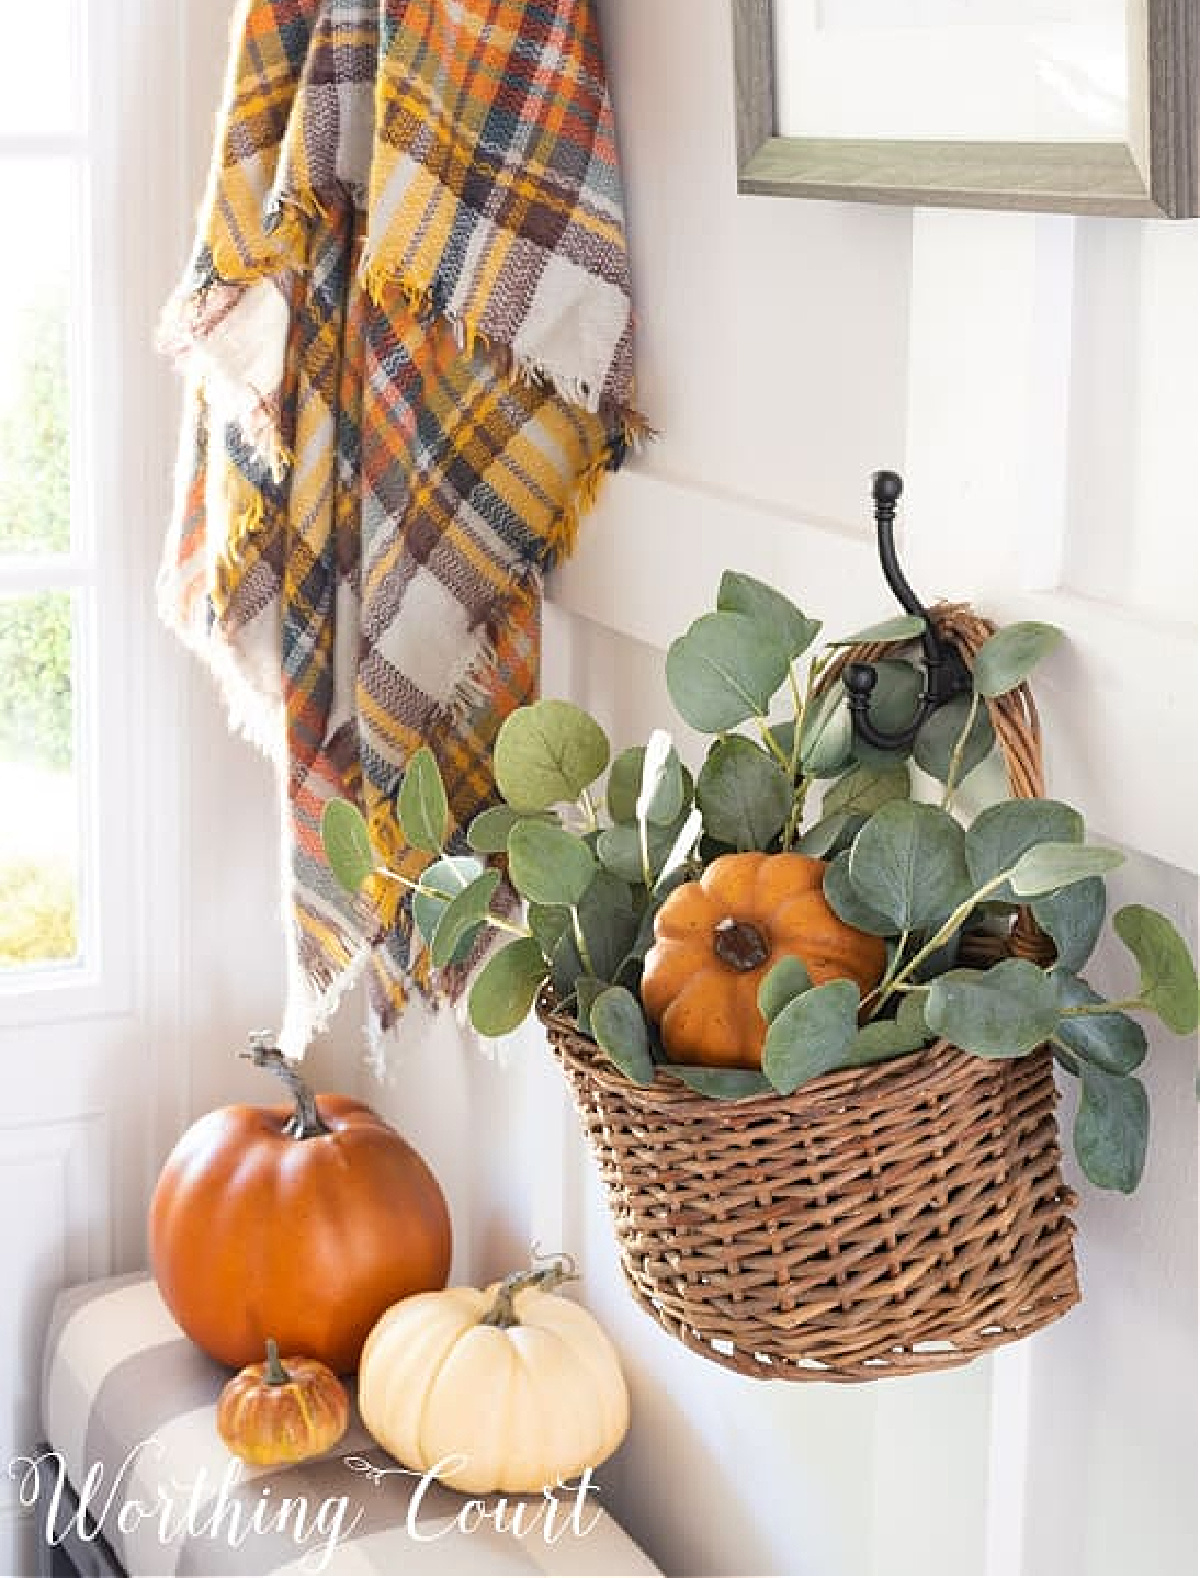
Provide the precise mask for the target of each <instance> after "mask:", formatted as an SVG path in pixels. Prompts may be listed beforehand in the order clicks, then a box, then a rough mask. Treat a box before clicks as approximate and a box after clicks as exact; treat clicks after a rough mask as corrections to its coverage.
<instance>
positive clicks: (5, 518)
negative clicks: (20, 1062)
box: [0, 286, 78, 969]
mask: <svg viewBox="0 0 1200 1578" xmlns="http://www.w3.org/2000/svg"><path fill="white" fill-rule="evenodd" d="M15 362H16V365H15V367H13V368H12V369H11V370H9V369H4V370H2V371H3V373H4V375H5V376H3V379H2V382H3V385H4V393H5V397H6V398H5V399H4V400H3V402H2V403H0V554H5V553H13V554H23V553H39V554H41V553H61V552H65V551H66V550H67V549H69V547H70V542H71V529H70V506H71V500H70V491H71V490H70V448H69V431H68V409H69V407H68V397H67V345H66V312H65V310H64V295H63V291H62V289H61V288H54V287H53V286H47V287H46V288H44V289H43V291H42V294H41V295H40V296H39V298H38V299H37V300H36V301H35V302H34V303H33V304H32V305H31V307H30V309H29V310H28V311H27V312H26V313H25V314H24V315H23V322H22V324H21V332H20V334H19V337H18V340H17V348H16V353H15ZM72 706H73V703H72V687H71V598H70V595H69V594H68V593H65V592H52V591H44V592H35V593H33V594H31V595H22V596H12V597H7V598H4V599H0V773H3V771H4V768H5V764H6V763H20V764H23V766H25V767H31V768H34V769H42V770H44V771H46V772H49V773H54V774H59V773H63V772H65V771H67V770H68V769H69V768H70V765H71V755H72V750H71V747H72ZM11 770H13V771H19V770H20V769H18V768H15V767H14V768H13V769H11ZM76 910H77V900H76V877H75V872H74V855H73V852H72V850H71V841H70V839H69V838H66V839H64V847H63V850H62V852H61V853H57V852H56V853H53V854H50V853H46V854H41V853H39V854H38V855H36V856H29V855H27V853H25V852H24V851H23V850H22V848H21V843H20V841H18V843H17V847H16V849H15V850H14V851H13V854H10V855H8V856H7V858H0V969H11V968H19V967H22V966H25V965H28V964H36V963H41V962H43V961H53V960H62V959H71V958H73V957H74V956H75V954H76V952H77V950H78V939H77V914H76Z"/></svg>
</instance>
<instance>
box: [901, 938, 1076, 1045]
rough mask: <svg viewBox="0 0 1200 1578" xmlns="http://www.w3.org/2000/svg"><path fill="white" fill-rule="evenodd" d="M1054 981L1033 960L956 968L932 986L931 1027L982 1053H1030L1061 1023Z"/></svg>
mask: <svg viewBox="0 0 1200 1578" xmlns="http://www.w3.org/2000/svg"><path fill="white" fill-rule="evenodd" d="M1058 1017H1059V1011H1058V992H1057V989H1056V988H1055V985H1054V982H1053V981H1051V979H1050V978H1049V976H1048V975H1047V974H1046V973H1045V971H1043V970H1039V969H1038V967H1037V965H1036V964H1031V963H1030V962H1029V961H1028V960H1027V959H1005V960H1003V961H1002V962H1001V963H1000V964H994V965H993V966H992V967H991V969H990V970H951V971H950V972H949V973H948V974H947V975H943V976H939V977H938V979H937V980H936V981H934V982H933V984H932V985H931V986H930V988H929V997H928V1000H927V1001H926V1004H925V1019H926V1021H927V1023H928V1025H929V1027H930V1029H931V1030H932V1031H933V1032H934V1033H935V1034H936V1035H939V1036H945V1037H946V1039H947V1040H948V1041H953V1042H954V1044H955V1045H956V1046H959V1047H961V1048H962V1049H963V1051H964V1052H973V1053H974V1054H975V1056H976V1057H987V1058H1011V1057H1024V1056H1025V1054H1026V1053H1028V1052H1032V1051H1033V1050H1034V1048H1035V1047H1039V1046H1041V1045H1042V1044H1043V1043H1044V1042H1045V1041H1048V1040H1049V1038H1050V1037H1051V1035H1053V1033H1054V1031H1055V1029H1056V1028H1057V1026H1058Z"/></svg>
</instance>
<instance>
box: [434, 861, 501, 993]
mask: <svg viewBox="0 0 1200 1578" xmlns="http://www.w3.org/2000/svg"><path fill="white" fill-rule="evenodd" d="M499 886H500V873H499V872H498V871H485V872H484V873H483V875H482V876H479V877H476V878H475V880H474V882H471V883H468V885H467V886H466V887H465V888H464V889H463V890H462V892H461V893H459V894H457V895H456V896H455V897H454V898H453V899H451V901H450V903H449V904H448V905H447V906H446V908H445V911H444V912H443V914H442V918H441V920H440V921H439V922H438V924H437V930H436V931H435V932H434V934H433V936H432V937H431V938H430V939H429V957H430V959H431V960H432V962H433V964H434V966H435V967H436V968H437V969H439V970H441V969H444V968H445V967H446V965H448V964H454V963H456V962H458V960H459V958H460V957H465V955H466V954H467V953H469V952H470V949H471V945H472V944H473V943H474V941H475V939H476V937H478V935H479V930H480V926H481V925H482V924H483V923H484V922H485V921H486V920H487V918H488V914H489V910H490V906H491V902H492V899H493V897H494V896H495V893H496V889H497V888H498V887H499Z"/></svg>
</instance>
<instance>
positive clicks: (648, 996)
mask: <svg viewBox="0 0 1200 1578" xmlns="http://www.w3.org/2000/svg"><path fill="white" fill-rule="evenodd" d="M824 876H825V862H824V861H823V860H812V859H810V858H809V856H807V855H795V854H779V855H764V854H758V853H754V852H751V853H749V854H744V855H721V856H720V857H719V858H718V859H716V860H714V861H713V863H712V864H711V865H710V866H709V867H708V868H707V870H706V871H705V872H704V875H703V876H702V877H700V878H699V879H698V880H697V881H695V882H684V883H682V884H681V885H680V886H679V887H677V888H676V889H675V891H674V892H673V893H672V894H670V895H669V897H668V898H667V900H666V902H665V903H664V905H663V907H662V908H661V909H660V910H659V912H658V914H657V916H656V917H655V921H654V937H655V941H654V944H653V946H652V947H651V949H650V951H649V953H648V954H647V955H646V965H645V972H644V974H643V976H642V1002H643V1003H644V1005H645V1008H646V1012H647V1013H648V1014H649V1015H650V1017H651V1018H652V1019H653V1020H654V1021H655V1023H656V1024H657V1025H658V1028H659V1034H660V1035H661V1037H662V1043H663V1050H664V1051H665V1052H666V1054H667V1057H668V1058H669V1059H670V1060H671V1062H673V1063H699V1064H706V1065H711V1066H714V1067H726V1068H759V1067H761V1064H762V1048H763V1042H764V1041H765V1040H766V1035H767V1025H766V1021H765V1020H764V1019H763V1016H762V1014H761V1013H760V1011H759V1007H758V989H759V986H760V985H761V984H762V980H763V977H764V976H765V975H766V974H767V973H768V971H769V970H770V969H771V968H772V966H774V965H775V964H777V963H778V962H779V960H780V959H781V958H783V957H784V956H785V955H787V954H791V955H792V956H794V957H795V958H797V959H799V960H800V961H801V962H802V963H803V965H804V967H805V968H806V969H807V971H808V974H809V977H810V979H811V980H812V983H813V985H814V986H822V985H824V983H825V982H826V981H832V980H836V979H838V978H844V979H846V980H851V981H854V982H855V983H856V984H857V986H858V989H859V994H860V995H863V994H865V993H867V992H869V991H870V990H871V989H872V987H875V986H877V985H878V984H879V981H880V980H881V978H882V976H883V970H884V965H885V963H886V959H887V953H886V949H885V948H884V944H883V941H882V939H881V938H879V937H872V936H870V935H869V934H868V933H866V932H862V931H859V930H857V928H856V927H854V926H847V925H846V923H845V921H843V920H840V919H839V918H838V916H837V915H835V914H834V912H833V910H832V909H830V907H829V904H828V903H827V902H826V899H825V893H824V890H823V888H822V885H821V884H822V881H823V879H824Z"/></svg>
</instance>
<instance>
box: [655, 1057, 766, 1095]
mask: <svg viewBox="0 0 1200 1578" xmlns="http://www.w3.org/2000/svg"><path fill="white" fill-rule="evenodd" d="M667 1072H668V1073H669V1074H671V1075H673V1076H674V1078H676V1079H678V1080H681V1081H682V1082H683V1084H685V1085H686V1086H687V1087H688V1089H689V1090H694V1091H695V1092H696V1094H697V1095H698V1096H712V1097H715V1098H716V1100H718V1101H740V1100H742V1099H743V1098H744V1097H746V1096H765V1095H767V1094H768V1092H769V1091H771V1090H772V1089H773V1087H772V1085H771V1081H770V1080H769V1079H768V1078H767V1076H766V1075H765V1074H760V1073H759V1072H758V1070H757V1069H753V1068H700V1067H694V1066H692V1065H690V1064H686V1063H672V1064H671V1065H670V1067H669V1068H668V1070H667Z"/></svg>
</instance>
